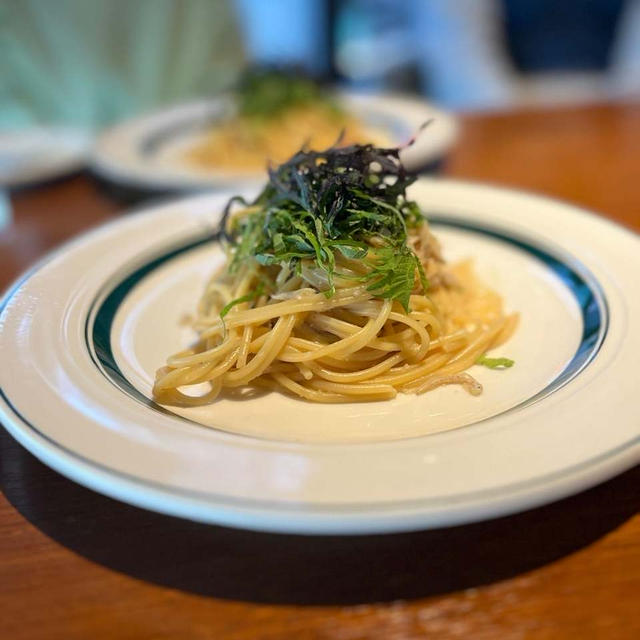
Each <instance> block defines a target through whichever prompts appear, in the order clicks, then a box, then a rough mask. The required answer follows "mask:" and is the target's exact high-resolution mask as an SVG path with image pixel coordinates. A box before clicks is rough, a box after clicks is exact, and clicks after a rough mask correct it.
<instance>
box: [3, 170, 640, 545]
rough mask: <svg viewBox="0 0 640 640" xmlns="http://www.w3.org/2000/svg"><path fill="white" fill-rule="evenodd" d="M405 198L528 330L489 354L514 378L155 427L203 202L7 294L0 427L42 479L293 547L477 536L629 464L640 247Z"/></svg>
mask: <svg viewBox="0 0 640 640" xmlns="http://www.w3.org/2000/svg"><path fill="white" fill-rule="evenodd" d="M411 190H412V191H411V195H412V196H413V197H415V198H416V199H417V200H418V202H419V203H420V204H421V205H422V207H423V208H424V210H425V211H427V212H428V213H429V216H430V218H431V220H432V224H433V227H434V230H435V231H436V233H437V234H438V236H440V237H441V239H442V241H443V243H444V248H445V254H446V255H447V256H448V257H449V258H450V259H457V258H462V257H473V258H474V259H475V262H476V266H477V269H478V271H479V272H480V274H481V276H482V277H483V278H484V279H485V281H487V282H488V283H490V284H491V285H492V286H493V287H495V288H496V289H497V290H499V291H500V292H501V293H502V294H503V296H504V298H505V302H506V305H507V307H508V308H509V309H514V310H519V311H520V313H521V314H522V321H521V325H520V327H519V329H518V331H517V333H516V334H515V336H514V337H513V338H512V339H511V340H510V341H509V342H508V343H507V344H505V345H504V346H503V347H502V348H501V349H500V350H499V352H500V354H504V355H507V356H510V357H513V358H514V359H515V360H516V365H515V366H514V367H513V368H512V369H509V370H506V371H490V370H487V369H483V368H480V367H474V371H473V374H474V375H476V376H477V377H478V378H479V379H480V380H481V382H482V383H483V385H484V393H483V394H482V395H481V396H479V397H472V396H469V395H467V394H466V393H465V392H464V391H463V390H462V389H459V388H456V387H444V388H441V389H437V390H435V391H433V392H431V393H428V394H425V395H423V396H418V397H415V396H406V397H400V398H398V399H396V400H393V401H390V402H383V403H374V404H347V405H336V406H326V405H323V406H318V405H313V404H309V403H306V402H304V401H302V400H297V399H294V398H290V397H285V396H283V395H280V394H277V393H270V394H267V395H264V396H261V397H257V398H252V399H248V400H242V401H231V400H224V401H221V402H218V403H216V404H214V405H212V406H210V407H207V408H199V409H194V410H192V411H185V412H182V413H181V415H177V414H175V413H172V412H170V411H168V410H166V409H163V408H162V407H158V406H156V405H154V404H153V403H152V402H151V401H150V400H149V397H150V387H151V381H152V377H153V372H154V370H155V368H156V367H158V366H160V365H161V364H162V363H163V361H164V358H165V357H166V356H167V354H169V353H171V352H173V351H175V350H176V349H177V348H179V347H181V346H183V345H184V344H185V343H186V342H187V341H188V340H189V339H190V338H191V334H190V331H189V330H188V329H186V328H184V326H182V325H181V324H180V318H181V316H182V315H183V314H184V313H185V312H188V311H189V310H191V309H193V307H194V305H195V302H196V300H197V298H198V296H199V294H200V291H201V289H202V286H203V282H204V280H205V279H206V278H207V276H208V274H209V273H210V271H211V270H212V269H213V268H214V267H215V265H216V263H217V262H218V261H219V260H220V259H221V255H220V251H219V249H218V248H217V246H216V245H215V243H212V242H211V241H208V238H210V236H211V230H212V229H213V227H215V224H216V222H217V220H218V217H219V212H220V210H221V207H222V205H223V202H224V201H225V199H226V196H223V195H220V196H199V197H196V198H192V199H189V200H184V201H181V202H175V203H171V204H167V205H163V206H159V207H156V208H153V209H150V210H148V211H147V212H146V213H141V214H138V215H132V216H130V217H128V218H125V219H121V220H118V221H117V222H114V223H112V224H109V225H107V226H105V227H101V228H99V229H97V230H96V231H94V232H92V233H90V234H88V235H85V236H82V237H80V238H78V239H77V240H75V241H73V242H72V243H70V244H69V245H67V246H66V247H64V248H63V249H61V250H59V251H57V252H56V253H55V254H53V255H52V256H50V257H49V258H47V259H46V260H45V261H44V262H42V263H41V264H40V265H38V266H36V267H35V268H34V269H33V270H32V271H31V272H30V273H28V274H27V275H26V276H25V277H24V278H22V279H21V280H20V281H19V282H17V283H16V284H15V285H14V286H13V287H12V289H11V290H10V291H9V292H8V293H7V294H6V296H5V298H4V301H3V303H2V314H1V316H0V329H1V333H0V349H1V352H2V358H3V366H2V368H1V369H0V385H1V395H2V398H1V401H0V414H1V415H2V419H3V422H4V424H5V426H6V427H7V428H8V430H9V431H10V432H11V433H12V434H13V435H14V436H15V437H16V438H17V439H18V440H19V441H20V442H21V443H22V444H23V445H24V446H26V447H27V448H28V449H29V450H31V451H32V452H33V453H34V454H35V455H36V456H38V457H39V458H40V459H41V460H43V461H44V462H45V463H46V464H49V465H50V466H52V467H53V468H55V469H57V470H58V471H60V472H61V473H63V474H65V475H67V476H69V477H70V478H72V479H74V480H76V481H78V482H80V483H82V484H84V485H87V486H89V487H91V488H93V489H95V490H97V491H100V492H102V493H105V494H107V495H110V496H113V497H116V498H119V499H121V500H124V501H126V502H130V503H132V504H136V505H140V506H143V507H146V508H149V509H154V510H157V511H161V512H165V513H171V514H174V515H178V516H183V517H186V518H191V519H194V520H201V521H205V522H213V523H221V524H226V525H232V526H240V527H247V528H254V529H263V530H272V531H289V532H305V533H330V532H331V533H336V532H338V533H356V532H374V531H401V530H409V529H418V528H428V527H437V526H442V525H450V524H454V523H462V522H470V521H473V520H478V519H483V518H489V517H492V516H497V515H500V514H505V513H510V512H514V511H518V510H522V509H525V508H528V507H531V506H534V505H538V504H542V503H545V502H549V501H551V500H554V499H557V498H560V497H563V496H565V495H568V494H571V493H574V492H577V491H579V490H581V489H584V488H586V487H588V486H591V485H593V484H595V483H597V482H600V481H602V480H604V479H605V478H608V477H610V476H612V475H614V474H616V473H619V472H621V471H623V470H624V469H626V468H628V467H630V466H632V465H633V464H635V463H637V462H638V461H639V460H640V438H639V431H640V419H639V417H638V416H639V413H638V397H639V393H638V392H639V391H640V388H639V385H638V377H637V354H638V353H640V332H638V331H637V330H636V327H638V326H640V281H639V279H638V273H639V272H640V269H639V267H640V259H639V257H638V256H639V255H640V253H639V249H640V242H639V241H638V238H637V236H635V235H633V234H632V233H630V232H628V231H626V230H624V229H622V228H620V227H618V226H616V225H613V224H611V223H610V222H607V221H606V220H604V219H602V218H599V217H597V216H594V215H591V214H588V213H586V212H583V211H581V210H579V209H576V208H575V207H572V206H569V205H567V204H562V203H559V202H555V201H552V200H549V199H546V198H542V197H537V196H532V195H526V194H522V193H518V192H513V191H507V190H501V189H497V188H492V187H487V186H481V185H474V184H465V183H460V182H455V181H448V180H446V181H440V180H422V181H420V182H418V183H417V184H415V185H414V186H413V187H412V188H411ZM475 369H477V371H476V370H475ZM201 423H206V424H208V425H210V427H212V428H207V427H204V426H203V425H202V424H201Z"/></svg>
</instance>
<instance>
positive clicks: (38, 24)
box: [0, 0, 245, 129]
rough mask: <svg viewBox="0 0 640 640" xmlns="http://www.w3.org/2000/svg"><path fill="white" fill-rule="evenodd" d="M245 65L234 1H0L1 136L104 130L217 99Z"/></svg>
mask: <svg viewBox="0 0 640 640" xmlns="http://www.w3.org/2000/svg"><path fill="white" fill-rule="evenodd" d="M244 61H245V59H244V52H243V48H242V43H241V38H240V35H239V32H238V28H237V23H236V19H235V14H234V11H233V4H232V2H231V1H229V2H227V1H226V0H183V1H176V0H135V1H134V2H131V1H130V0H3V3H2V4H1V5H0V76H1V77H2V79H3V82H2V85H3V86H4V90H3V93H4V95H2V96H0V97H1V103H0V128H5V129H7V128H20V127H25V126H29V125H32V124H33V123H47V124H66V125H74V126H77V127H83V128H87V129H96V128H100V127H102V126H105V125H108V124H111V123H113V122H116V121H118V120H120V119H122V118H124V117H127V116H130V115H132V114H136V113H139V112H143V111H146V110H149V109H153V108H156V107H157V106H159V105H163V104H168V103H173V102H178V101H181V100H185V99H189V98H193V97H200V96H202V95H207V94H208V93H211V92H215V91H217V90H220V89H221V88H223V87H226V86H228V85H229V83H230V82H231V81H232V80H233V78H235V76H236V74H237V73H238V72H239V70H240V69H241V68H242V66H243V65H244Z"/></svg>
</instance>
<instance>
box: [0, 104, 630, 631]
mask: <svg viewBox="0 0 640 640" xmlns="http://www.w3.org/2000/svg"><path fill="white" fill-rule="evenodd" d="M639 158H640V107H639V106H632V105H618V106H594V107H589V108H572V109H562V110H549V111H535V112H530V113H525V112H521V113H514V114H505V115H474V116H468V117H465V118H464V120H463V131H462V137H461V141H460V144H459V145H458V147H457V149H456V150H455V152H454V153H453V155H452V157H451V158H450V161H449V163H448V165H447V168H446V173H447V174H449V175H455V176H463V177H465V178H471V179H474V180H486V181H490V182H495V183H502V184H508V185H516V186H518V187H524V188H527V189H532V190H535V191H539V192H545V193H548V194H551V195H554V196H559V197H561V198H565V199H567V200H570V201H573V202H576V203H578V204H582V205H585V206H586V207H589V208H593V209H595V210H597V211H600V212H603V214H606V215H608V216H609V217H611V218H612V219H615V220H617V221H619V222H622V223H623V224H626V225H628V226H630V227H632V228H635V229H636V230H638V229H640V173H639V170H638V169H639V165H640V162H639ZM13 204H14V207H15V211H14V215H15V222H14V224H13V225H12V226H11V227H10V228H8V229H6V230H5V231H3V232H1V233H0V285H2V286H6V285H7V284H8V283H9V281H10V280H11V279H13V278H14V277H15V276H16V275H17V274H18V273H19V272H20V271H21V270H22V269H24V268H25V267H27V266H28V265H29V264H30V263H31V262H33V261H34V260H35V259H36V258H38V257H39V256H40V255H42V254H43V253H44V252H45V251H47V250H48V249H50V248H51V247H54V246H55V245H57V244H58V243H60V242H62V241H63V240H65V239H67V238H68V237H70V236H72V235H74V234H76V233H78V232H80V231H82V230H84V229H86V228H88V227H91V226H93V225H95V224H97V223H99V222H103V221H105V220H109V219H112V218H114V217H115V216H117V215H118V214H119V209H120V207H119V206H118V205H117V204H116V203H115V202H113V201H111V200H109V199H108V198H107V197H106V196H105V195H102V194H101V193H100V192H99V191H98V190H97V188H96V186H95V184H94V183H93V182H92V181H91V180H89V179H88V178H87V177H82V176H81V177H75V178H73V179H69V180H66V181H63V182H59V183H57V184H53V185H49V186H47V187H43V188H40V189H34V190H31V191H24V192H21V193H19V194H16V195H15V197H14V198H13ZM639 275H640V274H639ZM639 422H640V419H639ZM603 427H605V428H606V425H603ZM0 444H1V450H0V451H1V462H2V468H1V471H0V477H1V480H2V487H3V491H4V497H2V498H0V637H1V638H11V639H12V640H20V639H27V638H28V639H33V638H43V639H44V638H46V639H47V640H55V639H60V640H74V639H78V640H80V639H81V640H88V639H91V640H101V639H103V638H104V639H107V638H109V639H111V638H119V639H128V638H153V639H164V638H179V639H192V638H193V639H204V638H221V639H227V638H228V639H240V638H269V639H275V638H295V639H297V640H300V639H305V638H337V639H341V640H355V639H359V638H385V639H392V638H424V637H429V638H465V639H473V640H481V639H484V638H492V639H493V638H501V639H502V640H506V639H510V638H518V639H520V638H536V639H541V638H580V639H582V638H607V639H609V638H639V637H640V516H639V515H638V508H639V506H640V467H636V468H635V469H633V470H631V471H628V472H627V473H625V474H623V475H622V476H619V477H617V478H615V479H613V480H611V481H609V482H607V483H605V484H603V485H601V486H599V487H597V488H594V489H592V490H590V491H587V492H585V493H582V494H580V495H578V496H575V497H573V498H569V499H567V500H563V501H562V502H559V503H556V504H553V505H550V506H547V507H543V508H540V509H535V510H532V511H529V512H526V513H523V514H520V515H516V516H512V517H507V518H501V519H498V520H494V521H491V522H485V523H480V524H474V525H469V526H464V527H456V528H450V529H444V530H439V531H431V532H420V533H412V534H408V535H392V536H370V537H358V538H349V537H330V538H317V537H302V536H279V535H265V534H258V533H250V532H245V531H235V530H231V529H224V528H219V527H212V526H204V525H199V524H194V523H190V522H185V521H181V520H177V519H174V518H170V517H165V516H160V515H156V514H153V513H149V512H146V511H142V510H140V509H136V508H134V507H130V506H127V505H124V504H120V503H118V502H115V501H113V500H110V499H107V498H104V497H102V496H100V495H98V494H95V493H93V492H91V491H89V490H87V489H84V488H82V487H80V486H78V485H76V484H74V483H72V482H70V481H68V480H66V479H64V478H63V477H61V476H59V475H58V474H57V473H54V472H53V471H51V470H49V469H48V468H47V467H45V466H43V465H42V464H40V463H39V462H38V461H37V460H36V459H35V458H33V457H32V456H31V455H30V454H29V453H27V452H26V451H25V450H24V449H22V448H21V447H20V446H19V445H17V444H16V443H15V442H14V441H13V439H12V438H10V437H9V436H8V435H7V434H6V433H4V432H3V434H2V436H1V437H0Z"/></svg>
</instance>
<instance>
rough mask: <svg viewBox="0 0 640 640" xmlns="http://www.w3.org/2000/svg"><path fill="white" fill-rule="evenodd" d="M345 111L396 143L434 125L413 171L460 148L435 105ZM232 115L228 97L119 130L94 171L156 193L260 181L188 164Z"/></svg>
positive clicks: (349, 99) (410, 160) (362, 106)
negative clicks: (215, 128)
mask: <svg viewBox="0 0 640 640" xmlns="http://www.w3.org/2000/svg"><path fill="white" fill-rule="evenodd" d="M339 99H340V101H341V102H342V103H343V105H344V106H345V108H346V109H347V110H348V111H350V112H352V113H355V114H356V115H357V116H358V117H359V118H360V119H361V120H362V121H363V122H364V123H365V125H369V127H370V128H371V129H372V131H376V132H377V133H378V134H380V133H382V134H383V135H384V137H385V138H388V139H389V140H390V141H391V143H392V144H404V143H406V142H407V141H408V140H409V139H410V138H411V137H412V136H413V135H414V134H415V133H416V132H417V130H418V128H419V127H420V125H422V124H423V123H424V122H426V121H428V120H432V122H431V124H430V125H429V127H428V130H427V131H425V133H424V134H423V135H422V136H420V137H419V138H418V140H417V141H416V143H415V144H414V145H413V146H412V147H410V148H408V149H406V150H404V151H403V152H402V160H403V163H404V164H405V166H406V167H407V168H408V169H418V168H422V167H424V166H426V165H428V164H430V163H432V162H435V161H437V160H439V159H440V158H442V157H443V155H444V154H445V153H446V151H447V150H448V149H449V148H450V147H451V146H452V144H453V143H454V141H455V139H456V137H457V132H458V124H457V121H456V120H455V118H454V117H453V116H452V115H451V114H449V113H445V112H443V111H441V110H439V109H436V108H435V107H433V106H432V105H430V104H428V103H425V102H422V101H418V100H414V99H410V98H401V97H392V96H372V95H366V94H348V93H343V94H339ZM231 110H232V101H231V100H230V98H228V97H226V98H225V97H222V98H215V99H211V100H203V101H199V102H194V103H190V104H186V105H180V106H177V107H173V108H170V109H166V110H163V111H160V112H158V113H154V114H151V115H147V116H144V117H140V118H136V119H133V120H129V121H127V122H124V123H122V124H120V125H117V126H115V127H113V128H111V129H109V130H107V131H106V132H105V133H103V134H102V135H101V136H100V137H99V138H98V140H97V142H96V145H95V148H94V153H93V158H92V163H91V166H92V169H93V171H94V172H95V173H97V174H98V175H99V176H101V177H103V178H105V179H107V180H109V181H111V182H116V183H118V184H121V185H125V186H130V187H135V188H140V189H150V190H166V189H174V190H194V189H205V188H210V187H221V186H230V185H236V186H237V185H243V184H244V185H246V184H250V183H255V182H260V181H262V179H263V176H264V171H263V170H260V171H258V172H253V171H247V172H242V171H238V170H221V169H215V170H206V169H201V168H199V167H196V166H193V165H192V164H189V163H188V162H186V161H185V160H184V154H185V152H186V151H187V150H188V149H189V148H191V147H192V146H194V145H195V144H197V143H198V142H199V141H201V140H202V139H203V138H204V137H206V134H207V131H208V130H209V129H210V128H211V126H212V125H213V124H214V123H215V122H216V121H219V120H221V119H223V118H224V117H225V114H228V113H230V112H231Z"/></svg>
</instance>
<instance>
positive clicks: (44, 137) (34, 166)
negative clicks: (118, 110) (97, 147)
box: [0, 127, 91, 188]
mask: <svg viewBox="0 0 640 640" xmlns="http://www.w3.org/2000/svg"><path fill="white" fill-rule="evenodd" d="M90 147H91V137H90V134H89V133H88V132H86V131H84V130H81V129H72V128H64V127H33V128H30V129H22V130H18V131H3V132H0V186H2V187H8V188H11V187H23V186H27V185H30V184H36V183H39V182H44V181H47V180H53V179H55V178H60V177H61V176H64V175H67V174H69V173H72V172H74V171H78V170H79V169H81V168H82V167H84V165H85V164H86V161H87V157H88V155H89V150H90Z"/></svg>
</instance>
